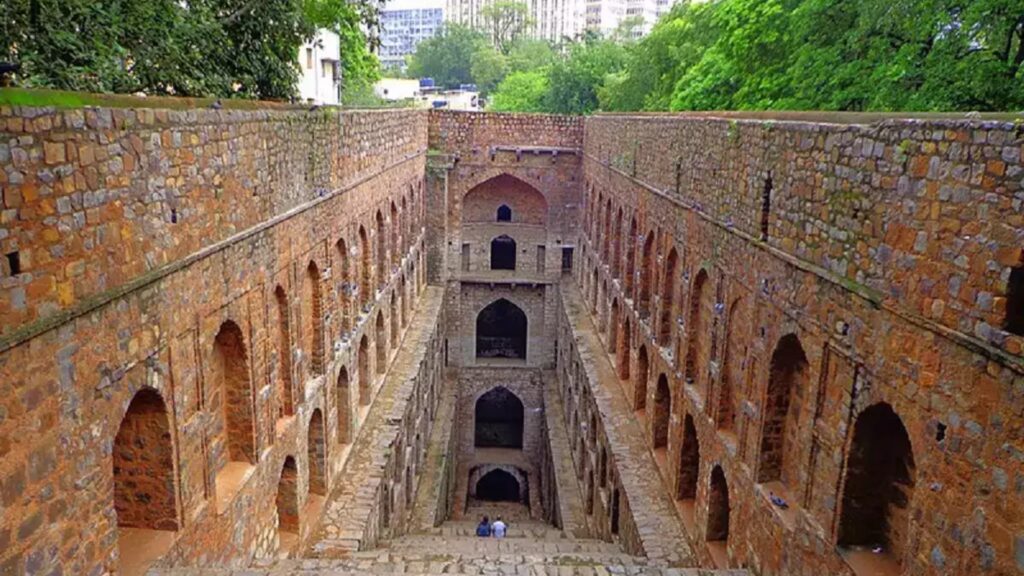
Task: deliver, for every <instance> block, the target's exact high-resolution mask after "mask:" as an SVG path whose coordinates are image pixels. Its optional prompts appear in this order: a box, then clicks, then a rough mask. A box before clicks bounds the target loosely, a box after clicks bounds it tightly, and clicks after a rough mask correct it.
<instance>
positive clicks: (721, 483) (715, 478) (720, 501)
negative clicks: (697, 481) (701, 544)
mask: <svg viewBox="0 0 1024 576" xmlns="http://www.w3.org/2000/svg"><path fill="white" fill-rule="evenodd" d="M729 512H730V506H729V483H728V482H727V481H726V479H725V472H724V471H723V470H722V467H721V466H715V467H714V468H713V469H712V470H711V486H710V489H709V490H708V523H707V528H706V529H705V539H706V540H707V541H708V542H726V543H727V542H728V541H729Z"/></svg>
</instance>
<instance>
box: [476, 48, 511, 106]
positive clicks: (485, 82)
mask: <svg viewBox="0 0 1024 576" xmlns="http://www.w3.org/2000/svg"><path fill="white" fill-rule="evenodd" d="M470 74H471V75H472V76H473V83H474V84H476V85H477V88H478V89H479V90H480V92H482V93H483V94H490V93H491V92H493V91H494V89H495V88H496V87H497V86H498V83H499V82H501V81H502V80H503V79H504V78H505V75H506V74H508V58H506V57H505V56H504V55H502V54H501V53H500V52H498V51H497V50H495V49H494V48H492V47H490V46H483V47H481V48H480V49H478V50H477V51H476V52H475V53H474V54H473V59H472V62H471V63H470Z"/></svg>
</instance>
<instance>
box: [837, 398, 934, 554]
mask: <svg viewBox="0 0 1024 576" xmlns="http://www.w3.org/2000/svg"><path fill="white" fill-rule="evenodd" d="M914 484H915V465H914V450H913V447H912V446H911V443H910V436H909V434H907V429H906V427H905V426H904V425H903V420H901V419H900V417H899V415H897V414H896V412H895V411H894V410H893V409H892V406H890V405H889V404H886V403H884V402H882V403H878V404H874V405H872V406H869V407H868V408H867V409H865V410H864V411H863V412H861V413H860V415H859V416H858V417H857V421H856V422H855V423H854V426H853V440H852V442H851V444H850V451H849V453H848V454H847V458H846V473H845V478H844V480H843V491H842V507H841V508H840V516H839V534H838V544H839V546H841V547H851V546H863V547H875V546H880V547H882V548H883V550H884V551H885V553H886V554H887V555H888V556H890V557H891V558H892V559H893V560H895V561H896V562H897V563H898V562H899V561H900V559H902V558H903V557H904V556H906V554H907V553H908V550H907V547H908V546H909V545H910V542H909V538H910V536H909V534H908V531H909V527H910V525H911V522H912V521H911V502H912V501H913V494H914Z"/></svg>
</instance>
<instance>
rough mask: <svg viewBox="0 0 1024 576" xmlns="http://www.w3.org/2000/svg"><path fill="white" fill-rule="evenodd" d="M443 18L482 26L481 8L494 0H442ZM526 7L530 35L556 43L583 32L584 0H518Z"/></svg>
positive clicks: (480, 27) (483, 25)
mask: <svg viewBox="0 0 1024 576" xmlns="http://www.w3.org/2000/svg"><path fill="white" fill-rule="evenodd" d="M446 1H447V4H446V6H445V20H447V21H449V22H455V23H458V24H464V25H466V26H470V27H473V28H479V29H482V28H484V27H485V23H484V18H483V16H482V14H481V13H480V12H481V10H482V9H483V8H484V7H485V6H487V5H489V4H491V3H492V2H493V1H494V0H446ZM520 1H521V2H522V3H523V4H526V7H527V8H528V10H529V15H530V20H531V21H532V23H533V26H532V27H531V28H530V30H529V31H528V32H527V35H528V36H529V37H531V38H539V39H543V40H549V41H551V42H558V41H560V40H562V39H563V38H576V37H577V36H579V35H580V34H581V33H582V32H583V28H584V24H585V19H584V13H583V6H584V2H585V1H586V0H520Z"/></svg>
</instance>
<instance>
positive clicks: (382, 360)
mask: <svg viewBox="0 0 1024 576" xmlns="http://www.w3.org/2000/svg"><path fill="white" fill-rule="evenodd" d="M374 326H375V328H376V331H375V332H374V333H373V345H374V347H375V348H376V351H377V361H376V364H377V374H383V373H384V372H386V371H387V367H388V336H387V331H386V330H385V328H384V312H383V311H382V310H378V311H377V321H376V323H375V324H374Z"/></svg>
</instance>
